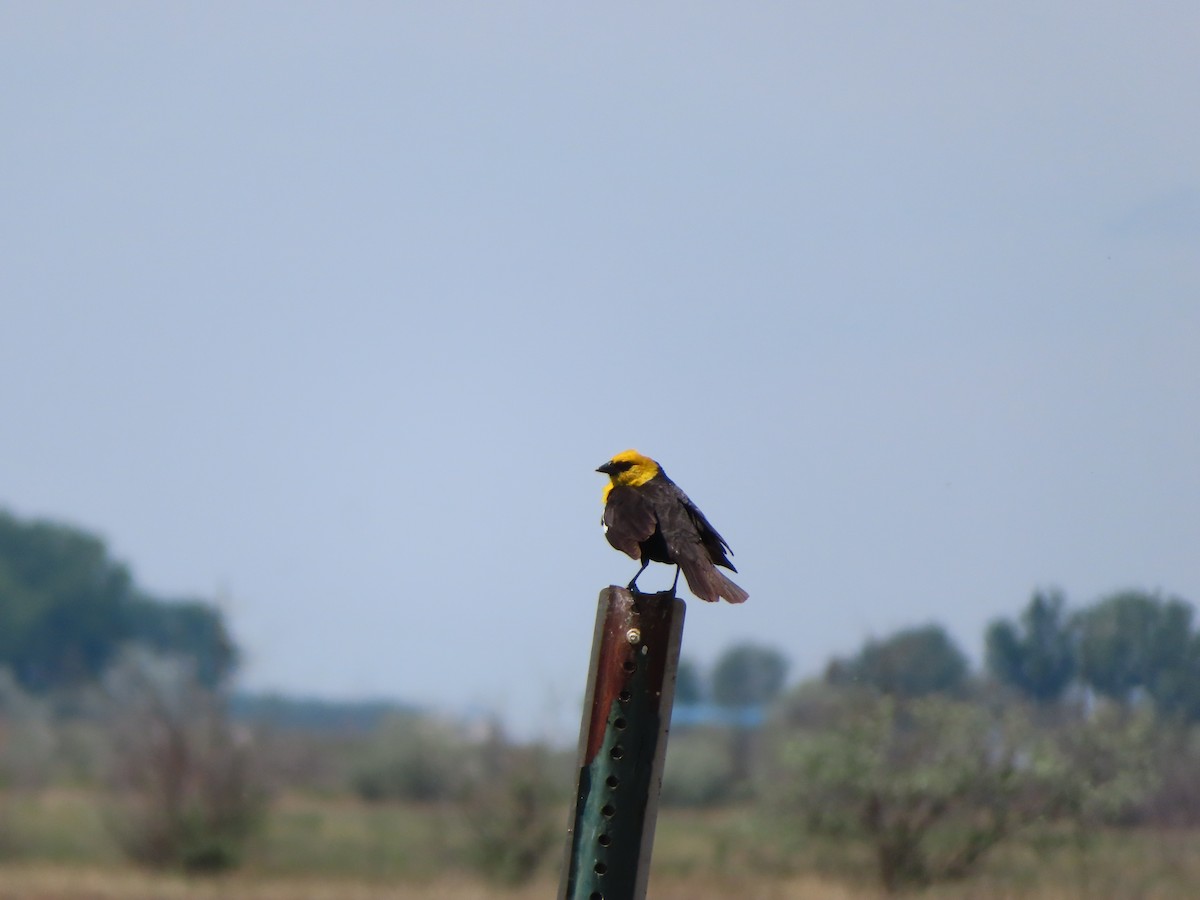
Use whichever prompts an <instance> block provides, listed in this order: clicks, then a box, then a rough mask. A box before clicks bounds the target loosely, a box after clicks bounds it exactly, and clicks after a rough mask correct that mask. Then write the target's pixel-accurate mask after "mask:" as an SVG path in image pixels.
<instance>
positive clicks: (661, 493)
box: [596, 450, 750, 603]
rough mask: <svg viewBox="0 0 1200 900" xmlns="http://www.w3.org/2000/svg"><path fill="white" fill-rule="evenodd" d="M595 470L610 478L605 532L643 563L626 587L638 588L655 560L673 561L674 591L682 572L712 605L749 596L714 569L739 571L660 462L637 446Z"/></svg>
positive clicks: (605, 495)
mask: <svg viewBox="0 0 1200 900" xmlns="http://www.w3.org/2000/svg"><path fill="white" fill-rule="evenodd" d="M596 471H597V472H602V473H603V474H605V475H607V476H609V481H608V483H607V484H606V485H604V492H603V495H602V498H601V499H602V500H603V502H604V516H603V518H602V519H601V520H600V521H601V524H602V525H603V526H604V536H605V537H606V538H607V539H608V542H609V543H610V544H612V546H613V547H615V548H616V549H617V550H620V551H621V552H622V553H625V554H627V555H628V556H629V557H631V558H632V559H637V560H641V563H642V567H641V568H640V569H638V570H637V574H635V575H634V576H633V580H632V581H631V582H629V586H628V589H629V590H630V591H637V587H636V585H637V580H638V576H639V575H641V574H642V573H643V572H645V571H646V567H647V566H649V565H650V563H651V561H653V562H661V563H668V564H674V566H675V581H674V583H673V584H672V585H671V593H672V595H674V593H675V587H676V585H677V584H678V583H679V573H680V571H681V570H682V572H683V577H684V578H685V579H687V585H688V588H689V589H690V590H691V592H692V593H693V594H695V595H696V596H697V597H699V598H700V599H701V600H706V601H707V602H709V603H716V602H717V601H718V600H719V599H720V598H722V597H724V598H725V599H726V600H728V601H729V602H730V603H744V602H745V601H746V600H747V599H748V598H749V596H750V595H749V594H747V593H746V592H745V591H744V590H742V589H741V588H740V587H738V586H737V585H736V584H734V583H733V582H732V581H730V580H729V579H728V578H727V577H726V576H725V575H724V573H722V572H720V571H718V569H717V566H723V567H724V568H726V569H729V570H730V571H733V572H736V571H737V569H736V568H734V565H733V563H731V562H730V561H729V554H731V553H732V551H731V550H730V549H729V544H727V543H726V542H725V539H724V538H723V537H721V535H720V534H718V533H717V530H716V529H715V528H713V527H712V525H710V524H709V521H708V519H706V518H705V517H704V513H702V512H700V510H699V509H698V508H697V507H696V504H694V503H693V502H692V501H691V500H689V499H688V495H687V494H685V493H684V492H683V491H682V490H680V488H679V485H677V484H676V483H675V482H674V481H672V480H671V479H670V478H668V477H667V473H666V472H665V471H663V467H662V466H660V465H659V464H658V463H657V462H655V461H654V460H652V459H651V458H650V457H648V456H643V455H642V454H641V453H638V452H637V451H636V450H625V451H623V452H621V453H618V454H617V455H616V456H614V457H613V458H612V459H610V460H609V461H608V462H606V463H604V464H603V465H602V466H600V467H599V468H597V469H596Z"/></svg>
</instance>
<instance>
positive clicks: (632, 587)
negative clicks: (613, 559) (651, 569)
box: [625, 559, 650, 594]
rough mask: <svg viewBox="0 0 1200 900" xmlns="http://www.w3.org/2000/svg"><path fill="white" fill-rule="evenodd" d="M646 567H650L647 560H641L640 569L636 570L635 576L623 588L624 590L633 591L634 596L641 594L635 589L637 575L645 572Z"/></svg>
mask: <svg viewBox="0 0 1200 900" xmlns="http://www.w3.org/2000/svg"><path fill="white" fill-rule="evenodd" d="M648 565H650V560H648V559H643V560H642V567H641V568H640V569H638V570H637V575H634V576H633V581H631V582H629V584H628V585H626V588H625V589H626V590H629V591H633V592H634V593H635V594H637V593H641V592H640V591H639V590H638V589H637V587H636V585H637V580H638V575H641V574H642V573H643V572H645V571H646V566H648Z"/></svg>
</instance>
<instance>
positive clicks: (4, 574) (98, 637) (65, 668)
mask: <svg viewBox="0 0 1200 900" xmlns="http://www.w3.org/2000/svg"><path fill="white" fill-rule="evenodd" d="M132 596H133V586H132V580H131V579H130V576H129V572H128V570H127V569H126V568H125V567H124V566H122V565H120V564H118V563H115V562H113V561H112V560H110V559H109V557H108V554H107V551H106V549H105V547H104V543H103V542H102V541H101V540H100V539H99V538H97V537H95V536H93V535H90V534H86V533H84V532H82V531H78V530H76V529H73V528H69V527H67V526H64V525H57V524H53V523H49V522H32V523H24V522H21V521H19V520H17V519H16V518H14V517H13V516H11V515H9V514H8V513H3V512H0V665H4V664H6V665H8V666H9V667H10V668H11V669H12V671H13V674H14V675H15V677H16V679H17V681H18V682H20V683H21V685H22V686H24V687H25V688H27V689H29V690H35V691H40V690H45V689H47V688H52V687H58V686H64V685H68V686H69V685H72V684H78V683H80V682H83V681H89V680H93V679H95V678H96V677H97V676H98V675H99V674H100V672H102V671H103V670H104V668H105V667H106V666H107V665H108V664H109V662H110V661H111V660H112V659H113V658H114V656H115V654H116V652H117V647H118V646H119V644H120V641H121V640H122V638H123V637H124V634H123V631H122V622H123V620H124V617H123V615H122V612H123V609H124V607H125V606H126V604H128V602H129V601H130V598H131V597H132Z"/></svg>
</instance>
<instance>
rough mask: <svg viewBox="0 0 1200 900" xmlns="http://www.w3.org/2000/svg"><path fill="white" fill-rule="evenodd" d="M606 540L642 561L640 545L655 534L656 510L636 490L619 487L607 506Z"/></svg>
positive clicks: (612, 493)
mask: <svg viewBox="0 0 1200 900" xmlns="http://www.w3.org/2000/svg"><path fill="white" fill-rule="evenodd" d="M601 521H602V522H603V523H604V536H605V537H606V538H608V542H609V543H610V544H612V545H613V546H614V547H616V548H617V549H618V550H620V551H621V552H622V553H624V554H626V555H628V556H630V557H632V558H633V559H641V558H642V550H641V547H639V546H638V545H639V544H640V543H641V542H642V541H644V540H646V539H648V538H649V537H650V535H652V534H654V529H655V528H657V527H658V519H657V518H656V517H655V515H654V508H653V507H652V506H651V505H650V503H649V502H648V501H647V499H646V498H645V497H644V496H643V495H642V493H641V492H640V491H639V490H637V489H636V488H631V487H623V486H621V485H616V486H614V487H613V489H612V490H611V491H609V492H608V502H607V503H605V504H604V518H603V519H602V520H601Z"/></svg>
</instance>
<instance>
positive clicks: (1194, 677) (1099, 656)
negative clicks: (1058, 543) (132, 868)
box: [1075, 591, 1200, 718]
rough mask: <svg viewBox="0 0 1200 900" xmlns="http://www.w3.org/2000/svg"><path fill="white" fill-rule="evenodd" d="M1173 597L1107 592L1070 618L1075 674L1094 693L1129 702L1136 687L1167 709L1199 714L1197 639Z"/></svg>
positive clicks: (1187, 608) (1184, 606)
mask: <svg viewBox="0 0 1200 900" xmlns="http://www.w3.org/2000/svg"><path fill="white" fill-rule="evenodd" d="M1193 615H1194V610H1193V608H1192V606H1191V605H1190V604H1189V603H1187V602H1186V601H1184V600H1181V599H1179V598H1177V597H1170V598H1167V599H1163V598H1162V597H1161V596H1159V595H1158V594H1152V593H1147V592H1145V591H1122V592H1120V593H1117V594H1113V595H1111V596H1109V597H1107V598H1105V599H1103V600H1101V601H1100V602H1099V603H1097V604H1096V605H1095V606H1093V607H1091V608H1089V609H1086V610H1083V611H1081V612H1080V613H1078V614H1077V615H1076V617H1075V627H1077V628H1078V630H1079V657H1080V672H1081V675H1082V677H1083V679H1084V681H1085V682H1086V683H1087V684H1088V685H1090V686H1091V687H1092V688H1094V689H1095V690H1096V691H1097V692H1099V693H1100V694H1103V695H1105V696H1108V697H1111V698H1113V699H1114V700H1117V701H1119V702H1121V703H1126V704H1127V703H1129V702H1130V701H1131V700H1132V699H1134V698H1135V697H1136V695H1137V693H1138V692H1139V691H1144V692H1145V693H1146V694H1147V695H1149V696H1150V697H1151V698H1152V699H1153V700H1154V701H1155V704H1156V705H1157V706H1158V707H1159V708H1160V709H1161V710H1162V711H1163V712H1167V713H1181V714H1183V715H1187V716H1190V717H1193V718H1194V717H1197V716H1198V715H1200V638H1198V637H1197V635H1196V633H1195V632H1194V631H1193V628H1192V620H1193Z"/></svg>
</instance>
